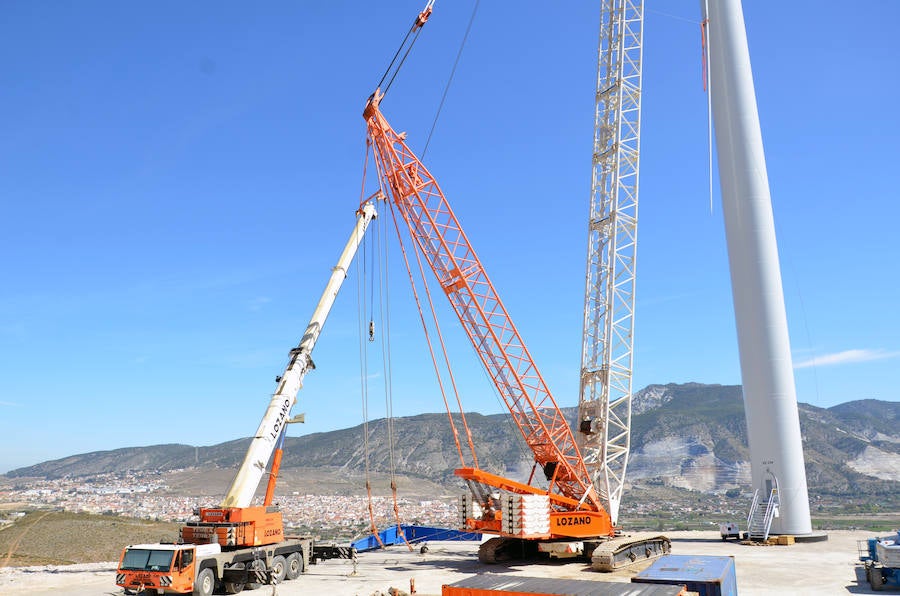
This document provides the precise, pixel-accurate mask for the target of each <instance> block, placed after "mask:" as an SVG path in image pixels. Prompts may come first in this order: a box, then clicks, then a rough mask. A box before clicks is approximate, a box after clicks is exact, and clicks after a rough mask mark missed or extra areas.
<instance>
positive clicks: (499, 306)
mask: <svg viewBox="0 0 900 596" xmlns="http://www.w3.org/2000/svg"><path fill="white" fill-rule="evenodd" d="M380 99H381V95H380V94H379V92H377V91H376V93H375V94H373V95H372V97H371V98H370V99H369V101H368V103H367V105H366V108H365V111H364V113H363V116H364V118H365V120H366V124H367V127H368V139H369V142H370V143H371V145H372V147H373V150H374V155H375V163H376V167H377V170H378V175H379V179H380V183H381V186H382V190H383V191H384V193H385V194H386V195H387V196H388V197H389V198H390V202H391V204H392V206H393V207H394V208H396V209H397V211H398V212H399V213H400V215H401V217H402V219H403V220H404V222H405V223H406V225H407V226H408V228H409V231H410V235H411V236H412V238H413V239H414V241H415V243H416V245H417V246H418V248H419V249H420V251H421V252H422V254H423V255H424V256H425V258H426V260H427V262H428V264H429V266H430V267H431V269H432V271H433V272H434V274H435V276H436V277H437V280H438V283H439V284H440V286H441V288H442V289H443V291H444V293H445V294H446V295H447V298H448V299H449V301H450V304H451V305H452V307H453V310H454V311H455V312H456V315H457V316H458V317H459V320H460V322H461V323H462V326H463V328H464V329H465V331H466V333H467V334H468V336H469V339H470V340H471V342H472V345H473V346H474V348H475V351H476V352H477V354H478V356H479V358H480V359H481V362H482V363H483V364H484V367H485V369H486V370H487V371H488V374H489V375H490V377H491V379H492V380H493V382H494V384H495V386H496V387H497V390H498V392H499V393H500V395H501V397H502V398H503V401H504V402H505V404H506V406H507V408H508V409H509V411H510V413H511V414H512V418H513V420H514V421H515V424H516V425H517V427H518V428H519V430H520V431H521V433H522V437H523V438H524V439H525V442H526V444H527V445H528V446H529V447H530V448H531V450H532V452H533V453H534V459H535V462H536V464H537V465H538V466H540V467H541V468H542V470H543V472H544V475H545V477H546V479H547V481H548V482H549V488H546V489H543V488H537V487H535V486H532V485H531V484H524V483H518V482H515V481H512V480H508V479H504V478H501V477H499V476H496V475H493V474H490V473H487V472H484V471H482V470H479V469H476V468H462V469H460V470H457V471H456V474H457V475H458V476H460V477H462V478H463V479H465V480H466V481H467V482H469V485H470V488H472V489H473V490H472V492H473V495H474V497H475V498H476V500H477V501H479V502H480V503H479V504H480V505H482V507H483V508H484V507H486V506H487V499H488V496H489V495H490V494H491V493H493V492H494V490H493V489H501V490H503V491H507V492H511V493H518V494H544V495H548V496H549V497H550V506H551V509H552V513H551V518H552V517H553V516H554V515H556V516H561V517H560V520H562V517H565V516H567V515H570V514H576V513H577V514H579V516H578V519H579V522H580V523H574V524H573V523H567V522H566V521H561V523H560V526H559V528H558V529H557V530H559V531H557V530H555V529H554V528H553V524H552V523H551V527H550V528H549V531H548V532H547V534H548V535H557V534H558V535H567V536H573V535H577V536H587V535H593V536H597V535H611V534H612V533H613V531H614V529H613V527H612V524H611V523H610V520H609V516H608V515H607V513H606V511H605V510H604V509H603V507H602V505H601V504H600V499H599V497H598V495H597V493H596V491H595V490H594V487H593V484H592V482H591V478H590V474H589V473H588V470H587V467H586V466H585V464H584V460H583V459H582V456H581V453H580V452H579V450H578V446H577V445H576V443H575V438H574V436H573V434H572V431H571V429H570V428H569V425H568V423H567V422H566V420H565V417H564V416H563V414H562V412H561V411H560V409H559V407H558V406H557V404H556V401H555V400H554V399H553V396H552V395H551V393H550V390H549V389H548V388H547V384H546V383H545V382H544V379H543V377H542V376H541V374H540V372H539V371H538V368H537V366H536V365H535V363H534V360H533V359H532V358H531V354H530V353H529V352H528V349H527V348H526V347H525V344H524V342H523V341H522V338H521V336H520V335H519V333H518V331H517V330H516V327H515V325H514V324H513V322H512V319H511V318H510V316H509V313H508V312H507V311H506V308H505V307H504V306H503V303H502V301H501V300H500V297H499V296H498V294H497V292H496V290H495V289H494V286H493V285H492V284H491V281H490V279H489V278H488V276H487V273H486V271H485V269H484V266H483V265H482V263H481V261H480V260H479V259H478V256H477V255H476V254H475V251H474V249H473V248H472V245H471V244H470V243H469V240H468V238H467V237H466V235H465V233H464V232H463V229H462V227H461V226H460V224H459V221H458V220H457V218H456V216H455V215H454V213H453V210H452V209H451V207H450V204H449V203H448V202H447V199H446V197H445V196H444V194H443V192H442V191H441V189H440V187H439V186H438V183H437V181H436V180H435V179H434V177H433V176H432V175H431V174H430V173H429V172H428V169H427V168H426V167H425V166H424V165H423V164H422V162H421V161H420V160H419V159H418V157H416V155H415V154H414V153H413V152H412V150H411V149H410V148H409V146H408V145H407V144H406V142H405V134H399V133H397V132H395V131H394V130H393V128H391V125H390V124H389V123H388V122H387V120H386V119H385V117H384V115H383V114H382V113H381V111H380V109H379V100H380ZM477 521H478V520H476V521H475V522H474V525H475V526H477V527H476V529H480V530H483V531H491V530H492V529H500V524H499V523H497V522H499V521H500V520H499V519H497V518H496V517H495V518H494V519H489V520H480V521H482V522H484V523H481V524H479V523H477ZM470 525H473V524H470ZM560 532H564V534H560ZM500 533H502V532H500Z"/></svg>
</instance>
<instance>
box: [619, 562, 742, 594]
mask: <svg viewBox="0 0 900 596" xmlns="http://www.w3.org/2000/svg"><path fill="white" fill-rule="evenodd" d="M631 581H633V582H637V583H645V584H669V585H681V586H686V587H687V589H688V591H690V592H697V593H698V594H700V596H737V576H736V575H735V571H734V557H712V556H701V555H696V556H692V555H666V556H664V557H660V558H659V559H657V560H656V561H654V562H653V564H652V565H651V566H650V567H648V568H647V569H644V570H643V571H641V572H640V573H638V574H637V575H636V576H635V577H632V578H631Z"/></svg>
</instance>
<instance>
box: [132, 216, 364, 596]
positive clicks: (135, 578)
mask: <svg viewBox="0 0 900 596" xmlns="http://www.w3.org/2000/svg"><path fill="white" fill-rule="evenodd" d="M375 216H376V212H375V207H374V205H373V204H372V202H371V201H369V202H366V203H365V204H364V205H363V206H362V207H361V208H360V209H359V211H358V212H357V220H356V226H355V227H354V229H353V233H352V234H351V236H350V239H349V240H348V241H347V244H346V246H345V247H344V250H343V252H342V253H341V256H340V259H339V260H338V263H337V265H336V266H335V268H334V269H333V271H332V274H331V278H330V279H329V281H328V284H327V285H326V287H325V291H324V292H323V293H322V297H321V298H320V299H319V303H318V305H317V306H316V309H315V311H314V312H313V315H312V318H311V319H310V322H309V325H308V326H307V327H306V331H305V333H304V334H303V338H302V339H301V341H300V344H299V345H298V346H297V347H296V348H294V349H293V350H291V352H290V361H289V363H288V365H287V367H286V368H285V371H284V374H283V375H282V376H281V377H280V378H279V379H278V389H277V390H276V391H275V393H274V394H273V395H272V399H271V400H270V402H269V406H268V408H267V409H266V413H265V415H264V416H263V419H262V422H261V423H260V425H259V428H258V429H257V431H256V434H255V435H254V437H253V439H252V441H251V442H250V446H249V447H248V449H247V454H246V456H245V457H244V461H243V463H242V464H241V467H240V468H239V469H238V471H237V474H236V475H235V477H234V481H233V482H232V484H231V488H230V489H229V490H228V493H227V494H226V496H225V499H224V500H223V501H222V504H221V506H220V507H215V508H200V509H198V510H196V511H195V515H196V516H197V517H198V518H199V521H190V522H187V523H186V524H185V525H184V526H183V527H182V528H181V530H180V534H181V536H180V540H179V541H178V542H172V543H165V542H160V543H158V544H133V545H130V546H127V547H125V549H124V550H123V551H122V556H121V558H120V560H119V565H118V569H117V571H116V585H117V586H120V587H122V588H124V590H125V593H126V594H130V593H135V592H138V593H139V592H150V593H152V592H156V593H157V594H195V595H198V596H209V595H210V594H212V593H213V592H215V591H224V592H225V593H226V594H237V593H239V592H241V591H242V590H244V588H247V589H254V588H258V587H259V586H261V585H262V584H269V583H272V584H274V583H279V582H281V581H283V580H285V579H288V580H291V579H295V578H297V577H298V576H299V575H300V574H301V573H303V572H304V571H305V570H306V566H307V565H308V564H310V563H315V562H316V560H318V559H329V558H349V557H350V556H351V549H350V547H340V546H335V545H316V544H314V542H313V539H312V537H310V536H293V537H290V536H286V535H285V532H284V524H283V523H282V516H281V511H279V510H278V508H277V507H274V506H272V497H273V494H274V490H275V482H276V479H277V476H278V468H279V466H280V464H281V455H282V446H283V443H284V436H285V428H286V427H287V423H288V422H289V421H290V413H291V409H292V408H293V406H294V403H296V401H297V393H298V392H299V391H300V388H301V387H302V386H303V378H304V376H305V375H306V372H307V371H308V370H310V369H313V368H315V366H314V365H313V362H312V350H313V347H314V346H315V344H316V340H318V338H319V335H320V334H321V332H322V327H323V325H324V324H325V319H326V318H327V317H328V313H329V311H330V310H331V307H332V305H333V304H334V300H335V298H336V297H337V293H338V291H339V290H340V287H341V284H342V283H343V281H344V278H345V277H346V276H347V269H348V267H349V266H350V263H351V262H352V261H353V257H354V255H355V254H356V251H357V248H358V247H359V244H360V242H361V241H362V237H363V234H364V233H365V231H366V228H367V227H368V225H369V223H370V222H371V221H372V220H373V219H374V218H375ZM270 459H271V460H272V466H271V469H270V472H269V482H268V485H267V488H266V495H265V499H264V501H263V505H262V506H257V507H251V506H250V504H251V502H252V500H253V496H254V494H255V493H256V489H257V487H258V486H259V482H260V480H261V479H262V476H263V474H264V473H265V470H266V465H267V464H268V462H269V460H270Z"/></svg>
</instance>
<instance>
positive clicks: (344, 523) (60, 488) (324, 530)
mask: <svg viewBox="0 0 900 596" xmlns="http://www.w3.org/2000/svg"><path fill="white" fill-rule="evenodd" d="M221 498H222V497H221V495H219V496H212V495H210V496H206V497H200V498H198V497H193V496H181V495H177V494H173V492H172V491H171V490H170V487H169V486H168V485H167V484H166V482H165V476H161V475H159V474H157V473H152V472H150V473H144V472H134V473H131V474H128V475H126V476H125V477H124V478H123V477H122V474H103V475H97V476H90V477H88V478H83V477H79V478H59V479H54V480H35V479H29V481H28V483H27V486H26V485H25V484H24V483H23V484H22V485H13V486H12V487H11V488H7V489H3V488H0V503H7V504H20V505H22V507H23V509H24V508H28V509H34V508H53V509H60V510H63V511H69V512H73V513H95V514H103V515H121V516H127V517H133V518H139V519H149V520H154V521H173V522H182V521H187V520H190V519H191V518H192V517H193V512H194V510H195V509H196V508H198V507H217V506H218V505H219V503H220V501H221ZM257 500H258V501H259V502H258V503H254V505H261V504H262V500H261V498H259V497H257ZM275 502H276V504H277V505H278V506H279V507H280V509H281V511H282V513H283V515H284V521H285V525H286V526H287V529H288V530H293V531H295V532H302V533H314V534H320V535H321V536H322V537H323V538H335V539H350V538H354V537H357V536H359V535H361V534H367V533H369V529H370V527H371V522H370V517H369V510H368V499H367V498H366V497H361V496H346V495H309V494H298V493H296V492H295V493H292V494H290V495H283V494H276V498H275ZM372 508H373V514H374V521H375V525H376V527H378V528H379V529H383V528H384V527H386V526H389V525H391V524H394V523H397V516H395V514H394V511H393V509H394V503H393V498H392V497H390V496H373V497H372ZM397 508H398V511H399V516H400V521H401V523H417V524H422V525H431V526H438V527H446V528H455V527H456V524H457V523H458V521H457V512H458V508H457V503H456V501H455V500H454V499H433V500H423V499H419V498H408V497H399V496H398V499H397ZM10 520H11V518H9V517H8V518H6V519H3V518H2V517H0V523H2V522H8V521H10Z"/></svg>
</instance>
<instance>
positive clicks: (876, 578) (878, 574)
mask: <svg viewBox="0 0 900 596" xmlns="http://www.w3.org/2000/svg"><path fill="white" fill-rule="evenodd" d="M882 573H883V572H882V570H881V568H880V567H873V568H872V573H871V575H870V576H869V583H870V584H872V590H873V591H875V592H879V591H881V590H882V589H884V576H883V575H882Z"/></svg>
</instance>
